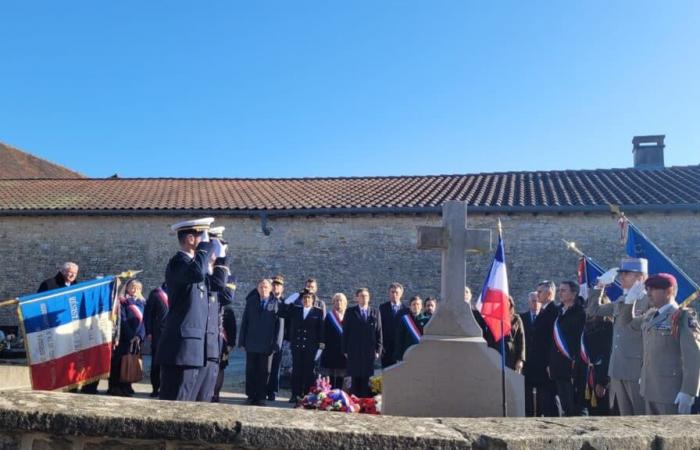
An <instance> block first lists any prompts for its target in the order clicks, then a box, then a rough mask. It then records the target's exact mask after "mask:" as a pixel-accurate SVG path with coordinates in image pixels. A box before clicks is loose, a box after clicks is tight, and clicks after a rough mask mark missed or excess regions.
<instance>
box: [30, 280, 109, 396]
mask: <svg viewBox="0 0 700 450" xmlns="http://www.w3.org/2000/svg"><path fill="white" fill-rule="evenodd" d="M115 284H116V277H106V278H100V279H97V280H92V281H87V282H85V283H80V284H76V285H74V286H69V287H65V288H61V289H54V290H51V291H46V292H41V293H39V294H31V295H26V296H24V297H20V298H19V305H18V312H19V317H20V323H21V325H22V328H23V330H24V335H25V345H26V350H27V359H28V361H29V369H30V375H31V381H32V388H33V389H37V390H57V389H64V390H65V389H71V388H75V387H79V386H81V385H84V384H87V383H90V382H93V381H96V380H98V379H100V378H106V377H107V376H109V369H110V359H111V356H112V342H113V330H114V321H113V320H114V319H113V317H112V305H113V304H115V303H116V304H119V302H118V301H115V295H116V288H115Z"/></svg>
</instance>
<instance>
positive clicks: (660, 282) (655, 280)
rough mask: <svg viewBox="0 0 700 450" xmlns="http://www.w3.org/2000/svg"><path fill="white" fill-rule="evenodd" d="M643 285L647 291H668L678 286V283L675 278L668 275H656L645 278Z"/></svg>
mask: <svg viewBox="0 0 700 450" xmlns="http://www.w3.org/2000/svg"><path fill="white" fill-rule="evenodd" d="M644 285H645V286H646V287H647V289H668V288H670V287H676V286H678V283H677V282H676V277H674V276H673V275H671V274H670V273H657V274H654V275H652V276H650V277H649V278H647V281H645V282H644Z"/></svg>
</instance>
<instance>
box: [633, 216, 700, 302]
mask: <svg viewBox="0 0 700 450" xmlns="http://www.w3.org/2000/svg"><path fill="white" fill-rule="evenodd" d="M621 229H622V233H621V235H622V236H623V238H624V237H626V243H625V250H626V251H627V255H628V256H632V257H634V258H646V259H647V260H648V261H649V273H650V274H652V273H662V272H665V273H670V274H671V275H673V276H674V277H676V281H677V282H678V294H677V295H676V298H677V299H678V302H679V303H681V302H684V301H685V300H687V299H690V298H691V297H692V296H694V295H695V294H696V293H697V292H698V291H699V290H700V287H698V285H697V283H695V282H694V281H693V280H692V279H691V278H690V277H689V276H688V275H687V274H686V273H685V272H684V271H683V270H682V269H681V268H680V267H678V266H677V265H676V263H674V262H673V261H672V260H671V258H669V257H668V256H666V255H665V254H664V252H662V251H661V249H659V247H657V246H656V245H655V244H654V243H653V242H652V241H651V240H650V239H649V238H648V237H646V236H645V235H644V233H642V232H641V231H639V228H637V227H636V226H634V224H632V223H631V222H630V221H629V220H627V219H626V218H624V217H623V218H622V219H621Z"/></svg>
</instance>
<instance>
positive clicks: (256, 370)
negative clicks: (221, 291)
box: [238, 279, 284, 406]
mask: <svg viewBox="0 0 700 450" xmlns="http://www.w3.org/2000/svg"><path fill="white" fill-rule="evenodd" d="M271 291H272V282H271V281H270V280H268V279H262V280H260V281H259V282H258V287H257V289H255V290H253V291H251V293H250V294H248V297H247V298H246V304H245V310H244V311H243V318H242V320H241V331H240V334H239V338H238V345H239V346H240V347H242V348H243V350H245V352H246V360H245V391H246V395H247V396H248V404H249V405H258V406H264V405H265V394H266V390H267V379H268V376H269V373H270V372H269V370H270V363H271V362H272V361H271V355H272V353H274V352H277V351H279V349H280V346H281V345H282V336H283V334H284V329H283V327H282V326H281V325H282V324H281V323H280V316H279V310H280V302H279V301H278V300H277V299H275V298H274V297H273V296H272V295H271Z"/></svg>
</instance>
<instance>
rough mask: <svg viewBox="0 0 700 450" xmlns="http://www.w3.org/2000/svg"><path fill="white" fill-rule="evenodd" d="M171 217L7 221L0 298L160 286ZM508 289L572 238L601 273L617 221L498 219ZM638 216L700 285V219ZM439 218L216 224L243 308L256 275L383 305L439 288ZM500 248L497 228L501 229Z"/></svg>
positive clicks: (484, 260)
mask: <svg viewBox="0 0 700 450" xmlns="http://www.w3.org/2000/svg"><path fill="white" fill-rule="evenodd" d="M185 218H186V217H173V216H167V217H164V216H36V217H12V216H5V217H2V219H1V220H0V253H1V254H3V255H6V264H5V267H4V268H3V270H2V272H1V273H0V299H5V298H10V297H15V296H17V295H21V294H26V293H29V292H33V291H34V290H35V289H36V288H37V286H38V285H39V283H40V282H41V281H42V280H43V279H45V278H48V277H50V276H53V275H54V274H55V273H56V268H57V266H58V264H60V263H61V262H63V261H66V260H73V261H75V262H77V263H78V264H79V265H80V267H81V273H80V276H81V278H82V279H87V278H91V277H94V276H95V275H97V274H113V273H117V272H120V271H122V270H126V269H144V273H143V274H141V275H140V278H141V279H142V280H143V281H144V288H145V290H146V291H148V290H150V289H152V288H153V287H156V286H157V285H159V284H160V283H161V282H162V280H163V276H164V275H163V274H164V270H165V265H166V263H167V261H168V258H170V256H172V254H173V253H174V252H175V251H177V243H176V239H175V236H174V235H173V234H171V233H170V230H169V224H171V223H173V222H176V221H178V220H182V219H185ZM497 218H498V216H495V215H484V214H473V215H470V216H469V219H468V220H469V223H470V226H472V227H481V228H491V229H492V230H495V227H496V221H497ZM501 219H502V222H503V229H504V238H505V242H506V258H507V264H508V270H509V279H510V285H511V293H512V294H513V295H514V297H515V298H516V300H517V301H518V303H519V305H520V307H521V308H522V307H524V304H525V301H526V296H527V292H528V291H530V290H532V289H533V288H534V285H535V283H536V282H537V281H538V280H540V279H543V278H551V279H554V280H562V279H566V278H573V277H575V274H576V256H575V255H574V254H573V253H571V252H570V251H568V250H566V248H565V246H564V244H563V243H562V241H561V240H562V239H567V240H575V241H576V242H577V243H578V244H579V247H580V248H581V249H583V250H584V251H586V252H587V253H588V254H589V255H591V256H593V257H595V258H596V259H597V260H598V261H600V262H601V263H602V264H603V265H606V266H607V265H610V264H615V263H616V260H617V259H618V258H619V256H620V255H621V254H622V253H623V251H624V249H623V247H622V246H621V245H620V244H619V241H618V238H619V233H618V230H617V227H616V223H615V220H614V219H613V217H612V216H611V215H608V214H590V215H584V214H567V215H556V214H539V215H533V214H514V215H510V216H507V215H506V216H502V217H501ZM631 219H632V220H633V221H634V222H635V223H636V224H637V225H638V226H639V227H640V228H641V229H642V230H643V231H644V232H645V233H646V234H647V235H648V236H649V237H650V238H652V239H653V240H654V241H655V242H656V243H657V244H658V245H659V246H660V247H661V248H662V249H663V250H664V251H665V252H666V253H667V254H668V255H669V256H671V257H672V258H673V259H674V260H675V261H676V262H677V263H678V264H679V265H680V266H681V267H683V268H684V269H685V270H686V272H687V273H688V274H689V275H690V276H691V277H693V278H694V279H696V280H700V252H699V251H698V244H697V243H698V242H700V227H699V226H698V215H697V214H696V213H673V214H659V213H648V214H640V215H638V216H635V217H631ZM439 221H440V218H439V216H437V215H435V216H425V215H424V216H410V215H398V216H394V215H382V216H368V215H365V216H313V217H303V216H302V217H284V218H271V219H270V222H269V225H270V226H271V227H272V228H273V231H272V233H271V235H270V236H265V235H264V234H263V233H262V231H261V228H260V220H259V219H257V218H244V217H231V216H229V217H226V216H221V217H219V219H218V220H217V224H219V225H225V226H226V228H227V231H226V237H227V239H229V240H230V241H231V246H230V247H231V251H230V253H231V254H232V255H233V260H232V262H231V269H232V272H233V275H234V277H235V278H236V279H237V281H238V285H239V293H238V295H237V304H238V305H239V307H240V306H242V301H243V298H244V297H245V294H246V293H247V292H248V291H249V290H250V289H252V288H253V287H254V285H255V280H257V279H258V278H260V277H261V276H270V275H274V274H277V273H282V274H284V275H285V277H286V279H287V292H293V291H296V290H299V289H301V288H302V286H303V281H304V279H305V278H306V277H309V276H313V277H316V278H318V279H319V283H320V293H321V295H322V297H323V298H324V299H325V300H329V298H330V296H331V295H332V294H333V293H334V292H345V293H346V294H348V295H349V294H351V293H352V292H354V290H355V289H356V288H358V287H361V286H367V287H369V288H370V290H371V291H372V292H373V296H374V297H373V299H374V302H375V303H378V302H380V301H383V300H384V297H385V292H386V288H387V285H388V284H389V283H390V282H391V281H394V280H397V281H400V282H401V283H403V284H404V285H405V286H406V299H407V298H408V297H409V296H411V295H415V294H420V295H422V296H427V295H437V294H439V290H440V257H439V252H432V251H429V252H426V251H419V250H417V249H416V226H418V225H429V224H438V223H439ZM494 243H495V232H494ZM491 258H492V255H491V254H469V255H467V259H468V269H467V283H468V284H469V285H470V286H472V287H473V289H474V291H478V290H479V289H480V287H481V284H482V283H483V280H484V277H485V275H486V271H487V270H488V265H489V263H490V261H491ZM8 323H16V318H15V317H14V312H13V310H12V308H2V309H0V324H8Z"/></svg>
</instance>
